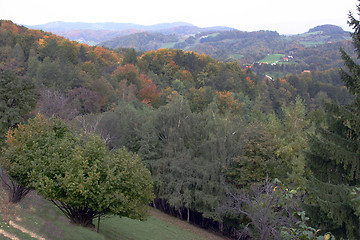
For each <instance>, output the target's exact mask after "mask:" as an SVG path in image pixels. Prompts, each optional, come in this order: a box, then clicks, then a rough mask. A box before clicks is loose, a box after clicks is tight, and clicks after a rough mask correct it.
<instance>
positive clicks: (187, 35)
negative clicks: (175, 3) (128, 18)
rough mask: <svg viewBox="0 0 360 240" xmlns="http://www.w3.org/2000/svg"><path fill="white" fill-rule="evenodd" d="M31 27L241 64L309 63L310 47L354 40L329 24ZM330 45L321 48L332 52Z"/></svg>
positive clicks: (92, 40)
mask: <svg viewBox="0 0 360 240" xmlns="http://www.w3.org/2000/svg"><path fill="white" fill-rule="evenodd" d="M31 28H35V29H41V30H44V31H50V32H53V33H56V34H58V35H61V36H64V37H66V38H68V39H70V40H75V41H78V42H82V43H86V44H90V45H100V46H105V47H108V48H114V49H115V48H134V49H136V50H138V51H147V50H153V49H155V50H156V49H159V48H175V49H183V50H188V51H195V52H199V53H204V54H207V55H210V56H211V57H213V58H216V59H217V60H220V61H238V62H239V63H240V64H251V63H254V62H259V61H261V60H262V59H264V58H266V57H267V56H269V55H271V54H283V55H286V56H287V55H289V54H290V55H292V54H294V53H296V54H295V56H293V57H294V58H291V59H289V63H304V62H308V60H306V59H309V57H310V55H311V54H310V53H311V52H317V53H319V52H318V50H316V51H306V48H310V47H319V46H321V45H324V44H335V43H340V42H343V41H349V40H350V34H349V32H345V31H344V30H343V29H342V28H341V27H338V26H335V25H330V24H327V25H321V26H316V27H314V28H311V29H309V31H308V32H305V33H302V34H296V35H279V34H278V33H277V32H274V31H254V32H245V31H239V30H236V29H233V28H229V27H222V26H218V27H208V28H200V27H197V26H194V25H192V24H190V23H186V22H175V23H161V24H155V25H149V26H144V25H138V24H132V23H111V22H108V23H82V22H51V23H47V24H44V25H36V26H31ZM331 47H332V46H327V47H325V48H322V49H328V50H329V49H331ZM333 47H334V48H336V49H334V52H338V47H339V44H337V45H333ZM321 51H322V50H321ZM300 53H301V54H300ZM300 55H301V57H300V58H299V57H298V56H300ZM305 55H306V56H307V58H306V59H304V56H305ZM311 58H312V59H315V57H311ZM286 61H287V60H286ZM311 62H312V61H311Z"/></svg>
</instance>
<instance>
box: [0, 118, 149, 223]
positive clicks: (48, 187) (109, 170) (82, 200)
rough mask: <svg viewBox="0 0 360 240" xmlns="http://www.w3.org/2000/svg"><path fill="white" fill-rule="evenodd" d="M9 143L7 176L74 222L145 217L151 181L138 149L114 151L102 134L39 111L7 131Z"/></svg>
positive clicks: (4, 163)
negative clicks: (78, 130)
mask: <svg viewBox="0 0 360 240" xmlns="http://www.w3.org/2000/svg"><path fill="white" fill-rule="evenodd" d="M6 142H7V145H8V147H7V148H5V149H4V150H3V157H2V158H1V164H2V166H3V168H4V169H5V170H6V171H7V173H8V174H9V176H10V177H12V178H13V179H15V180H16V181H17V182H18V183H19V184H21V185H23V186H26V187H28V188H31V189H34V190H36V191H37V192H39V193H40V194H42V195H43V196H44V197H46V198H48V199H49V200H50V201H51V202H53V203H54V204H55V205H56V206H57V207H58V208H59V209H60V210H61V211H62V212H63V213H64V214H65V215H66V216H67V217H68V218H69V219H70V221H71V222H72V223H75V224H79V225H82V226H85V227H89V226H92V221H93V219H94V218H96V217H101V216H105V215H118V216H126V217H130V218H134V219H144V218H145V217H146V214H147V209H148V208H147V205H148V203H149V202H150V201H151V200H152V198H153V193H152V190H153V187H152V180H151V176H150V173H149V171H148V170H147V169H146V168H145V167H144V166H143V165H142V163H141V160H140V158H139V157H138V156H137V155H136V154H133V153H131V152H128V151H127V150H126V149H120V150H117V151H112V152H110V151H109V150H108V149H107V147H106V145H105V142H104V141H103V140H101V139H100V138H99V137H98V136H95V135H93V134H88V135H75V134H73V133H72V132H71V131H70V130H69V129H68V128H67V126H66V125H65V124H64V123H63V122H62V121H60V120H58V119H47V118H45V117H44V116H41V115H38V116H37V117H36V118H35V119H31V120H30V121H28V123H27V124H25V125H20V126H19V127H18V128H17V129H14V130H11V131H9V133H8V135H7V141H6Z"/></svg>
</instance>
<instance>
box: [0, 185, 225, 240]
mask: <svg viewBox="0 0 360 240" xmlns="http://www.w3.org/2000/svg"><path fill="white" fill-rule="evenodd" d="M152 212H153V213H154V210H153V211H152ZM155 213H156V214H154V215H153V216H150V217H149V219H148V220H147V221H137V220H131V219H128V218H119V217H111V218H105V219H102V220H101V222H100V231H99V233H97V232H96V231H95V229H89V228H83V227H80V226H76V225H73V224H70V223H69V220H68V219H67V218H65V217H64V215H63V214H62V213H61V211H60V210H58V209H57V208H55V206H54V205H53V204H52V203H50V202H49V201H46V200H44V199H42V198H41V197H39V196H37V195H35V194H34V193H32V194H31V195H30V196H28V197H26V198H25V199H24V200H23V201H22V202H21V204H16V205H14V204H9V203H7V197H6V193H5V192H4V190H3V189H1V187H0V229H2V230H4V231H5V232H7V233H10V234H12V235H15V236H16V237H18V238H19V239H21V240H30V239H31V240H33V239H34V238H32V237H31V236H30V235H29V234H27V233H24V232H22V231H21V230H19V229H17V228H15V227H13V226H11V225H9V224H8V222H7V221H5V220H4V219H10V220H11V221H12V222H15V223H16V224H18V225H20V226H21V227H23V228H25V229H26V230H29V231H31V232H33V233H35V234H37V235H39V236H40V237H43V238H45V239H52V240H119V239H120V240H162V239H164V240H165V239H173V240H205V239H219V237H217V236H215V235H212V234H210V233H208V232H206V233H204V232H205V230H202V229H200V230H199V229H196V230H194V229H193V228H195V227H194V226H190V225H188V224H187V223H186V222H183V221H180V220H176V221H175V220H173V219H170V218H172V217H169V216H167V215H165V214H163V213H160V212H158V211H156V212H155ZM161 214H162V215H161ZM94 224H95V225H97V221H94ZM190 229H191V230H190ZM209 234H210V235H211V236H210V237H209ZM213 236H214V237H213ZM4 238H5V237H4V236H3V235H1V234H0V239H4Z"/></svg>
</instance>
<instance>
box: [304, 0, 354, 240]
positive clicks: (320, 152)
mask: <svg viewBox="0 0 360 240" xmlns="http://www.w3.org/2000/svg"><path fill="white" fill-rule="evenodd" d="M357 9H358V12H359V13H360V5H358V7H357ZM348 23H349V25H350V26H351V27H352V28H353V29H354V33H352V39H353V44H354V46H355V49H356V51H357V53H358V59H360V22H359V21H358V20H356V19H355V18H354V16H353V15H352V14H351V13H350V14H349V21H348ZM340 51H341V54H342V58H343V60H344V63H345V67H346V69H342V70H341V71H340V73H341V76H342V80H343V82H344V84H345V86H346V87H347V89H348V90H349V92H350V93H352V94H353V96H354V98H353V101H352V102H351V103H350V104H348V105H339V104H335V103H332V104H327V105H326V106H325V109H326V112H327V121H326V123H324V125H323V126H321V127H318V130H317V132H316V134H314V135H312V136H311V137H310V150H309V153H308V154H307V166H308V169H309V170H310V172H311V173H312V177H310V179H309V182H308V192H309V196H310V201H309V203H310V204H309V211H310V213H311V215H313V216H310V218H312V219H313V220H314V219H316V221H318V224H320V223H321V224H322V225H323V230H330V231H332V232H333V233H334V234H335V235H338V236H339V237H345V238H349V239H360V232H359V227H358V226H359V218H358V216H356V215H355V211H354V209H353V208H352V207H351V200H350V191H351V189H352V188H353V186H359V185H360V65H358V64H356V62H355V61H357V60H353V59H351V58H350V56H349V55H348V54H347V53H346V52H345V51H344V50H342V49H341V50H340ZM324 228H325V229H324Z"/></svg>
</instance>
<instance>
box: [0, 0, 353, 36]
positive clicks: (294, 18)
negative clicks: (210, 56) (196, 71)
mask: <svg viewBox="0 0 360 240" xmlns="http://www.w3.org/2000/svg"><path fill="white" fill-rule="evenodd" d="M358 3H359V2H358V1H357V0H296V1H295V0H247V1H243V0H220V1H219V0H214V1H211V0H206V1H205V0H178V1H171V0H142V1H140V0H126V1H122V0H100V1H99V0H98V1H93V0H86V1H84V0H61V1H51V0H0V19H5V20H11V21H13V22H14V23H17V24H22V25H36V24H44V23H48V22H54V21H64V22H92V23H93V22H118V23H135V24H142V25H151V24H157V23H165V22H167V23H171V22H179V21H181V22H187V23H191V24H194V25H196V26H198V27H211V26H227V27H233V28H236V29H238V30H242V31H257V30H272V31H277V32H278V33H280V34H297V33H304V32H307V31H308V30H309V29H310V28H313V27H316V26H318V25H323V24H333V25H337V26H340V27H342V28H343V29H344V30H346V31H351V29H350V28H349V26H348V25H347V20H348V13H349V11H351V12H352V13H354V15H355V16H356V17H358V15H357V11H356V5H357V4H358Z"/></svg>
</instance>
